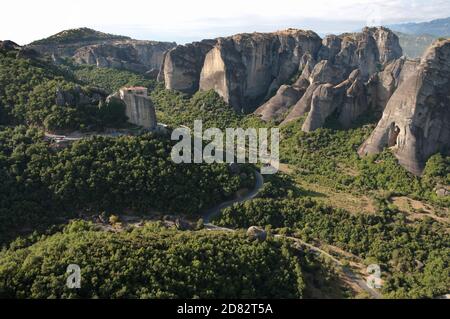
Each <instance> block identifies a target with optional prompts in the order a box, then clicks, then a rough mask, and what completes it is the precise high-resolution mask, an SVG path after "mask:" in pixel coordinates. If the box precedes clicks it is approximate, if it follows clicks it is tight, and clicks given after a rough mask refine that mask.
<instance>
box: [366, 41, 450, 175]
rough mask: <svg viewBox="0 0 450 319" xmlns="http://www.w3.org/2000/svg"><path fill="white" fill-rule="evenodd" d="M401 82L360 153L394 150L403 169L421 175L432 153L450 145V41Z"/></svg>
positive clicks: (431, 52) (439, 45)
mask: <svg viewBox="0 0 450 319" xmlns="http://www.w3.org/2000/svg"><path fill="white" fill-rule="evenodd" d="M410 67H411V65H410ZM399 81H400V82H401V83H400V84H399V86H398V88H397V90H395V92H394V93H393V95H392V97H391V98H390V99H389V102H388V103H387V106H386V108H385V110H384V112H383V116H382V118H381V120H380V121H379V123H378V125H377V127H376V128H375V130H374V131H373V133H372V134H371V136H370V137H369V138H368V139H367V140H366V141H365V142H364V144H363V145H362V146H361V147H360V149H359V154H360V155H362V156H364V155H367V154H375V153H379V152H381V151H382V150H383V149H384V148H386V147H391V148H392V149H393V152H394V154H395V156H396V157H397V158H398V160H399V163H400V164H401V165H402V166H404V167H405V168H406V169H407V170H408V171H410V172H412V173H414V174H420V173H421V172H422V170H423V168H424V165H425V162H426V160H427V159H428V158H429V157H430V156H431V155H432V154H434V153H436V152H444V151H445V150H446V149H448V148H449V146H450V112H449V107H450V40H443V41H438V42H436V43H435V44H434V45H432V46H431V47H430V48H429V49H428V50H427V51H426V53H425V54H424V56H423V57H422V59H421V61H420V64H419V65H418V66H417V68H416V69H415V70H413V69H409V70H406V71H405V72H404V74H403V78H402V77H400V80H399Z"/></svg>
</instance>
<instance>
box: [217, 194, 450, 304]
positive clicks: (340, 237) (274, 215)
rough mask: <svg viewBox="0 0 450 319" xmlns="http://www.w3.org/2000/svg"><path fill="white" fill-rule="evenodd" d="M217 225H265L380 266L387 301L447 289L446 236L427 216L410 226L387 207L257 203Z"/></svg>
mask: <svg viewBox="0 0 450 319" xmlns="http://www.w3.org/2000/svg"><path fill="white" fill-rule="evenodd" d="M215 223H217V224H218V225H221V226H226V227H232V228H236V227H238V228H247V227H249V226H251V225H261V226H266V227H267V226H270V227H271V228H272V229H273V231H275V232H276V231H277V230H279V231H282V232H283V233H288V234H291V235H294V236H298V237H299V238H301V239H304V240H305V241H307V242H311V241H314V240H319V241H322V242H325V243H328V244H332V245H336V246H338V247H340V248H342V249H344V250H345V251H348V252H351V253H353V254H355V255H357V256H360V257H362V258H364V259H365V260H366V261H367V262H368V264H369V263H372V262H376V263H379V264H380V265H382V266H383V271H384V273H385V274H386V273H387V274H388V276H385V278H386V279H387V280H386V283H385V285H384V287H383V292H384V293H385V295H386V297H394V298H423V297H433V296H436V295H442V294H445V293H446V292H447V289H448V287H449V286H450V247H449V246H448V243H449V242H450V235H449V234H448V231H447V229H446V228H445V227H444V226H443V225H442V224H440V223H438V222H436V221H434V220H432V219H430V218H428V219H425V220H421V221H416V222H412V223H411V222H409V221H407V220H406V218H405V216H404V215H403V214H401V213H399V212H396V211H392V210H390V209H388V208H385V209H383V210H381V211H380V212H378V213H376V214H373V215H369V214H363V213H362V214H360V215H357V216H355V215H351V214H349V213H348V212H346V211H344V210H342V209H334V208H332V207H330V206H327V205H323V204H319V203H317V202H315V201H313V200H311V199H303V198H295V199H273V198H264V199H256V200H253V201H251V202H246V203H243V204H236V205H234V206H233V207H232V208H228V209H225V210H224V211H223V212H222V215H221V216H219V217H218V218H217V220H216V221H215Z"/></svg>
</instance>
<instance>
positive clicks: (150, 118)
mask: <svg viewBox="0 0 450 319" xmlns="http://www.w3.org/2000/svg"><path fill="white" fill-rule="evenodd" d="M112 101H114V102H117V103H123V104H124V105H125V115H126V116H127V117H128V122H130V123H133V124H135V125H138V126H142V127H144V128H146V129H149V130H155V129H156V127H157V120H156V112H155V107H154V105H153V103H152V101H151V100H150V98H149V97H148V91H147V88H145V87H125V88H121V89H120V90H119V92H117V93H115V94H112V95H110V96H108V98H107V100H106V102H107V103H111V102H112Z"/></svg>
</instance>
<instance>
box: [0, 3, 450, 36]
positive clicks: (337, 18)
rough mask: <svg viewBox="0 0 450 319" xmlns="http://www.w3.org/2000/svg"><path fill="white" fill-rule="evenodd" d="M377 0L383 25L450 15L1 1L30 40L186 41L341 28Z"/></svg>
mask: <svg viewBox="0 0 450 319" xmlns="http://www.w3.org/2000/svg"><path fill="white" fill-rule="evenodd" d="M371 3H372V4H373V5H376V6H377V8H379V12H381V14H382V16H381V17H380V18H379V19H380V20H381V21H382V22H383V23H384V22H386V23H392V22H403V21H417V20H420V21H423V20H431V19H434V18H439V17H445V16H449V15H450V1H448V0H429V1H425V0H412V1H406V0H372V1H363V0H339V1H335V0H313V1H311V0H226V1H223V0H221V1H213V0H191V1H186V0H171V1H161V0H158V1H149V0H134V1H123V0H121V1H118V0H109V1H107V2H106V1H93V0H77V1H75V0H70V1H69V0H59V1H51V0H39V1H25V0H14V1H4V2H3V3H2V4H1V5H0V7H1V11H2V13H3V14H2V19H1V20H0V39H12V40H15V41H17V42H19V43H27V42H30V41H32V40H35V39H39V38H43V37H46V36H49V35H51V34H54V33H56V32H58V31H61V30H63V29H68V28H75V27H80V26H87V27H93V28H97V29H99V30H102V31H109V32H115V33H120V34H125V35H130V36H133V37H137V38H147V39H150V38H153V39H159V40H163V39H164V40H175V41H181V42H183V41H187V40H192V39H200V38H206V37H215V36H219V35H227V34H231V33H235V32H244V31H245V32H248V31H269V30H275V29H279V28H284V27H298V28H311V29H314V30H317V31H318V32H321V33H326V32H341V31H347V30H352V29H354V28H355V27H358V28H359V27H360V26H362V25H363V24H365V21H367V19H368V12H369V9H370V4H371ZM127 31H128V32H127Z"/></svg>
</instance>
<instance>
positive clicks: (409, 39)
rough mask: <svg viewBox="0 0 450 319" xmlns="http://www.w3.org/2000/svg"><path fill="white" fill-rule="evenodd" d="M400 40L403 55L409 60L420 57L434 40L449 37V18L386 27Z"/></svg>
mask: <svg viewBox="0 0 450 319" xmlns="http://www.w3.org/2000/svg"><path fill="white" fill-rule="evenodd" d="M386 27H388V28H389V29H391V30H393V31H394V32H395V33H396V34H397V36H398V37H399V39H400V45H401V47H402V48H403V53H404V54H405V55H406V56H408V57H409V58H418V57H421V56H422V54H423V52H424V51H425V49H426V48H427V47H429V46H430V45H431V44H432V43H433V42H434V41H435V40H436V39H438V38H446V37H450V17H448V18H445V19H437V20H432V21H429V22H420V23H414V22H410V23H402V24H391V25H386Z"/></svg>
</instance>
